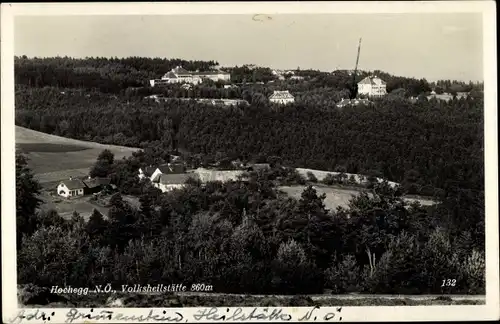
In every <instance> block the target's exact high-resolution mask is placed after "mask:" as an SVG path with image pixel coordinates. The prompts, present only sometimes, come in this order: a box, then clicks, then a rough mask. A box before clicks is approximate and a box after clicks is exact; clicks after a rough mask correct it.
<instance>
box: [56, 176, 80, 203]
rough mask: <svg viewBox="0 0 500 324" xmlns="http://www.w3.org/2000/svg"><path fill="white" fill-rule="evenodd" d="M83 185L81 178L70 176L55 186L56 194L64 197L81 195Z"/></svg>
mask: <svg viewBox="0 0 500 324" xmlns="http://www.w3.org/2000/svg"><path fill="white" fill-rule="evenodd" d="M85 187H86V185H85V183H83V181H82V180H80V179H73V178H71V177H70V178H69V180H64V181H61V183H59V185H58V186H57V194H58V195H59V196H62V197H65V198H70V197H76V196H83V195H84V191H85Z"/></svg>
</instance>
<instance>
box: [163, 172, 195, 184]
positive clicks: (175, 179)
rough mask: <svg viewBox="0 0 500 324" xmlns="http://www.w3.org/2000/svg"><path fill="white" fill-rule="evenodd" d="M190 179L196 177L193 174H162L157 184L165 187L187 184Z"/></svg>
mask: <svg viewBox="0 0 500 324" xmlns="http://www.w3.org/2000/svg"><path fill="white" fill-rule="evenodd" d="M189 178H196V175H195V174H193V173H178V174H162V175H160V176H159V177H158V180H157V182H158V183H160V184H163V185H177V184H184V183H186V180H187V179H189Z"/></svg>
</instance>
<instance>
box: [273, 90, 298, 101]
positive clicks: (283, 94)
mask: <svg viewBox="0 0 500 324" xmlns="http://www.w3.org/2000/svg"><path fill="white" fill-rule="evenodd" d="M269 99H293V96H292V94H291V93H290V92H289V91H288V90H285V91H274V93H273V94H272V95H271V96H270V97H269Z"/></svg>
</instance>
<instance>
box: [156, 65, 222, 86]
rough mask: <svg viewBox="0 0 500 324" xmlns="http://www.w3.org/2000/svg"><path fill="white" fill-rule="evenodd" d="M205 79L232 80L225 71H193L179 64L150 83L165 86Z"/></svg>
mask: <svg viewBox="0 0 500 324" xmlns="http://www.w3.org/2000/svg"><path fill="white" fill-rule="evenodd" d="M204 79H208V80H212V81H230V80H231V75H230V74H229V73H227V72H223V71H207V72H199V71H196V72H192V71H188V70H186V69H184V68H182V66H177V67H176V68H174V69H172V70H171V71H169V72H167V73H165V75H163V77H161V79H154V80H150V81H149V83H150V84H151V86H152V87H157V86H164V85H167V84H172V83H190V84H199V83H201V82H202V81H203V80H204Z"/></svg>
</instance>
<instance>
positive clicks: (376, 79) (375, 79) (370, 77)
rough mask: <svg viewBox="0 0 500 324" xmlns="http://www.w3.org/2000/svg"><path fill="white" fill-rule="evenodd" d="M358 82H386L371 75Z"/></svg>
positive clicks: (378, 83)
mask: <svg viewBox="0 0 500 324" xmlns="http://www.w3.org/2000/svg"><path fill="white" fill-rule="evenodd" d="M358 84H371V85H385V84H386V83H385V81H384V80H382V79H380V78H379V77H377V76H373V75H371V76H368V77H366V78H364V79H363V80H361V81H359V82H358Z"/></svg>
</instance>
